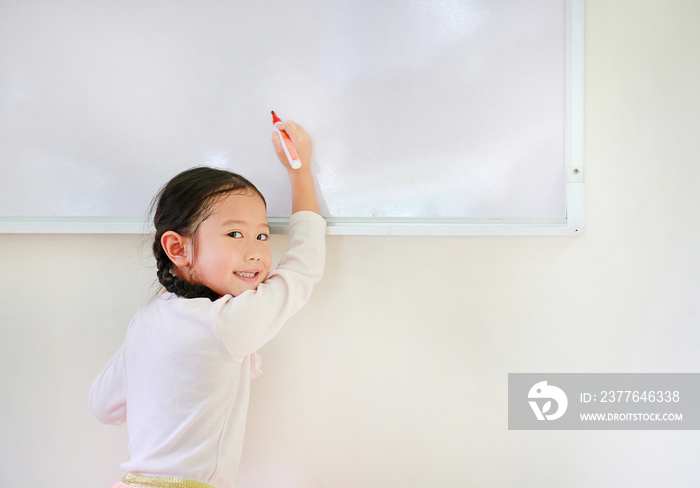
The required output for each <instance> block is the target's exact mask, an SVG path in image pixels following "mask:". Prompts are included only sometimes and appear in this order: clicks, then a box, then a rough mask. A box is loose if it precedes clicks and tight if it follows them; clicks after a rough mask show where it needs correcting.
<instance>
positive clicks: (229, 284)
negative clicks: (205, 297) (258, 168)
mask: <svg viewBox="0 0 700 488" xmlns="http://www.w3.org/2000/svg"><path fill="white" fill-rule="evenodd" d="M269 234H270V227H269V225H268V224H267V213H266V209H265V204H264V202H263V200H262V198H260V196H259V195H257V194H256V193H253V192H250V193H242V194H239V193H231V194H229V195H227V196H226V197H224V198H223V199H221V200H220V201H219V202H218V203H217V204H216V205H215V206H214V209H213V211H212V213H211V215H210V216H209V217H208V218H207V219H206V220H204V221H203V222H202V223H201V224H200V225H199V229H198V230H197V235H196V246H194V259H193V262H192V265H191V268H190V270H189V273H188V274H190V277H191V278H190V279H191V281H192V282H195V283H199V284H202V285H205V286H208V287H209V288H211V289H212V290H214V291H215V292H216V293H219V294H220V295H226V294H230V295H233V296H238V295H240V294H241V293H243V292H244V291H246V290H255V289H257V287H258V285H259V284H260V283H262V282H263V281H265V278H267V274H268V273H269V271H270V266H271V263H272V253H271V252H270V245H269V242H268V237H269ZM190 252H192V246H191V245H190Z"/></svg>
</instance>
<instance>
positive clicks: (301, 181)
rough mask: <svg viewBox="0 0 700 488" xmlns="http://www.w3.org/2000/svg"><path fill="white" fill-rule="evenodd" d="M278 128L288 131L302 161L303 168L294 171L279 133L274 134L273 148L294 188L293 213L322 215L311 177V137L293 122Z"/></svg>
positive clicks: (284, 123)
mask: <svg viewBox="0 0 700 488" xmlns="http://www.w3.org/2000/svg"><path fill="white" fill-rule="evenodd" d="M277 127H278V128H279V129H280V130H285V131H287V134H289V138H290V139H291V140H292V142H293V143H294V147H295V148H296V150H297V154H298V155H299V159H300V160H301V168H299V169H292V167H291V166H290V164H289V161H288V160H287V156H286V154H285V153H284V149H283V148H282V144H281V142H280V139H279V136H278V135H277V132H273V133H272V146H273V147H274V149H275V154H276V155H277V158H278V159H279V160H280V162H281V163H282V164H283V165H284V167H285V168H286V169H287V173H288V174H289V183H290V184H291V186H292V213H296V212H302V211H310V212H315V213H320V212H319V209H318V201H317V199H316V188H315V186H314V179H313V176H312V175H311V149H312V143H311V137H310V136H309V134H307V133H306V131H305V130H304V129H303V128H302V127H301V126H300V125H299V124H296V123H295V122H293V121H291V120H288V121H286V122H282V123H280V124H278V126H277Z"/></svg>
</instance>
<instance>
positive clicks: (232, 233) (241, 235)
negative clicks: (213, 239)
mask: <svg viewBox="0 0 700 488" xmlns="http://www.w3.org/2000/svg"><path fill="white" fill-rule="evenodd" d="M228 235H229V237H233V238H234V239H240V238H241V237H243V234H241V233H240V232H238V231H237V230H234V231H233V232H229V233H228Z"/></svg>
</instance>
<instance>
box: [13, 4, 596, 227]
mask: <svg viewBox="0 0 700 488" xmlns="http://www.w3.org/2000/svg"><path fill="white" fill-rule="evenodd" d="M583 84H584V0H566V145H565V164H566V217H565V218H562V219H442V218H372V219H368V218H333V217H327V218H326V221H327V222H328V230H327V233H328V234H329V235H403V236H407V235H426V236H567V235H568V236H575V235H581V234H583V231H584V223H585V218H584V217H585V215H584V177H583V176H584V173H583V141H584V134H583V131H584V129H583V122H584V106H583V94H584V86H583ZM268 221H269V224H270V228H271V232H272V233H278V234H279V233H286V232H287V230H288V225H289V219H288V218H281V217H270V218H269V219H268ZM152 231H153V229H152V225H151V224H150V223H148V222H146V221H144V220H143V219H140V218H130V217H125V218H114V217H0V233H15V234H147V233H150V232H152Z"/></svg>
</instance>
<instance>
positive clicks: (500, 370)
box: [0, 0, 700, 488]
mask: <svg viewBox="0 0 700 488" xmlns="http://www.w3.org/2000/svg"><path fill="white" fill-rule="evenodd" d="M699 17H700V4H699V3H697V2H696V1H694V0H670V1H665V2H656V1H650V0H635V1H632V0H616V1H608V0H589V1H587V2H586V80H585V81H586V92H585V97H586V101H585V104H586V105H585V108H586V122H585V131H586V142H585V171H586V173H585V180H586V198H587V200H586V212H587V213H586V224H587V227H586V233H585V235H584V236H580V237H541V238H538V237H535V238H531V237H520V238H515V237H497V238H488V237H482V238H473V237H469V238H434V237H340V236H333V237H329V238H328V265H327V270H326V274H325V277H324V279H323V281H322V282H321V283H320V285H319V286H318V288H317V291H316V292H315V294H314V296H313V297H312V300H311V302H310V303H309V305H308V306H307V307H306V308H305V309H304V310H303V311H302V312H300V313H299V314H298V315H297V316H295V317H294V318H293V319H292V320H291V321H290V322H289V323H288V326H287V327H286V328H285V329H283V331H282V332H281V333H280V334H279V335H278V336H277V337H276V338H275V339H274V340H273V341H272V342H271V343H269V344H268V345H266V346H265V347H264V348H263V350H262V351H261V355H262V356H263V361H264V365H263V366H264V368H263V369H264V370H265V373H264V374H263V376H261V377H260V378H259V379H256V380H255V381H254V382H253V386H252V388H253V390H252V400H251V410H250V418H249V425H248V431H247V438H246V445H245V454H244V459H243V468H242V471H241V482H242V486H243V487H259V488H268V487H269V488H272V487H286V488H301V487H333V488H350V487H353V488H354V487H371V488H393V487H403V488H422V487H427V486H443V487H450V488H457V487H464V486H478V487H493V488H496V487H505V486H508V487H538V488H543V487H552V488H554V487H561V486H567V487H581V488H588V487H656V486H676V487H691V486H697V480H698V479H699V478H700V468H699V467H698V464H697V462H696V461H697V457H698V453H699V452H700V432H697V431H558V432H556V431H549V432H548V431H509V430H508V428H507V374H508V373H515V372H699V371H700V358H699V356H698V354H697V351H698V346H699V345H700V332H699V328H698V325H699V324H700V299H699V298H700V226H698V225H697V222H698V215H700V197H698V196H697V190H696V188H695V186H697V181H699V180H700V164H698V161H700V145H699V144H698V142H697V134H698V133H700V59H699V57H698V54H697V46H699V45H700V30H698V29H697V26H696V25H695V24H696V19H697V18H699ZM272 244H273V249H274V251H275V254H276V255H280V253H282V252H283V250H284V248H285V245H286V237H285V236H274V238H273V241H272ZM0 256H2V257H1V258H0V259H1V265H0V269H2V280H0V297H1V298H0V300H1V303H0V327H2V340H1V341H0V371H2V373H1V375H0V396H1V398H2V402H0V414H1V415H0V478H1V479H2V480H3V483H4V486H7V487H16V486H54V487H56V488H70V487H74V486H86V487H87V486H90V487H99V486H103V487H108V486H111V484H112V483H113V482H114V481H115V480H117V479H118V478H119V477H120V476H121V472H120V470H119V467H118V464H119V463H120V462H121V461H122V460H124V458H125V456H126V455H127V452H126V435H125V429H123V428H115V427H109V426H103V425H100V424H99V423H97V421H95V420H94V419H93V418H92V417H91V415H90V411H89V409H88V405H87V391H88V388H89V386H90V383H91V381H92V379H93V378H94V376H95V375H96V374H97V373H98V372H99V370H100V369H101V368H102V366H103V365H104V363H105V362H106V361H107V359H108V358H109V357H110V355H111V354H112V353H113V352H114V351H115V350H116V349H117V348H118V347H119V344H120V343H121V340H122V338H123V335H124V332H125V329H126V326H127V325H128V322H129V320H130V318H131V316H132V314H133V313H134V312H135V311H136V310H137V309H138V308H139V307H140V306H142V305H143V304H145V303H146V302H148V301H149V300H150V299H151V298H152V297H153V296H154V295H155V293H157V288H156V287H155V286H154V283H153V282H154V279H153V277H152V276H153V267H152V264H151V259H150V257H149V256H148V242H147V240H146V238H145V237H144V236H105V235H76V236H71V235H1V236H0Z"/></svg>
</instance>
